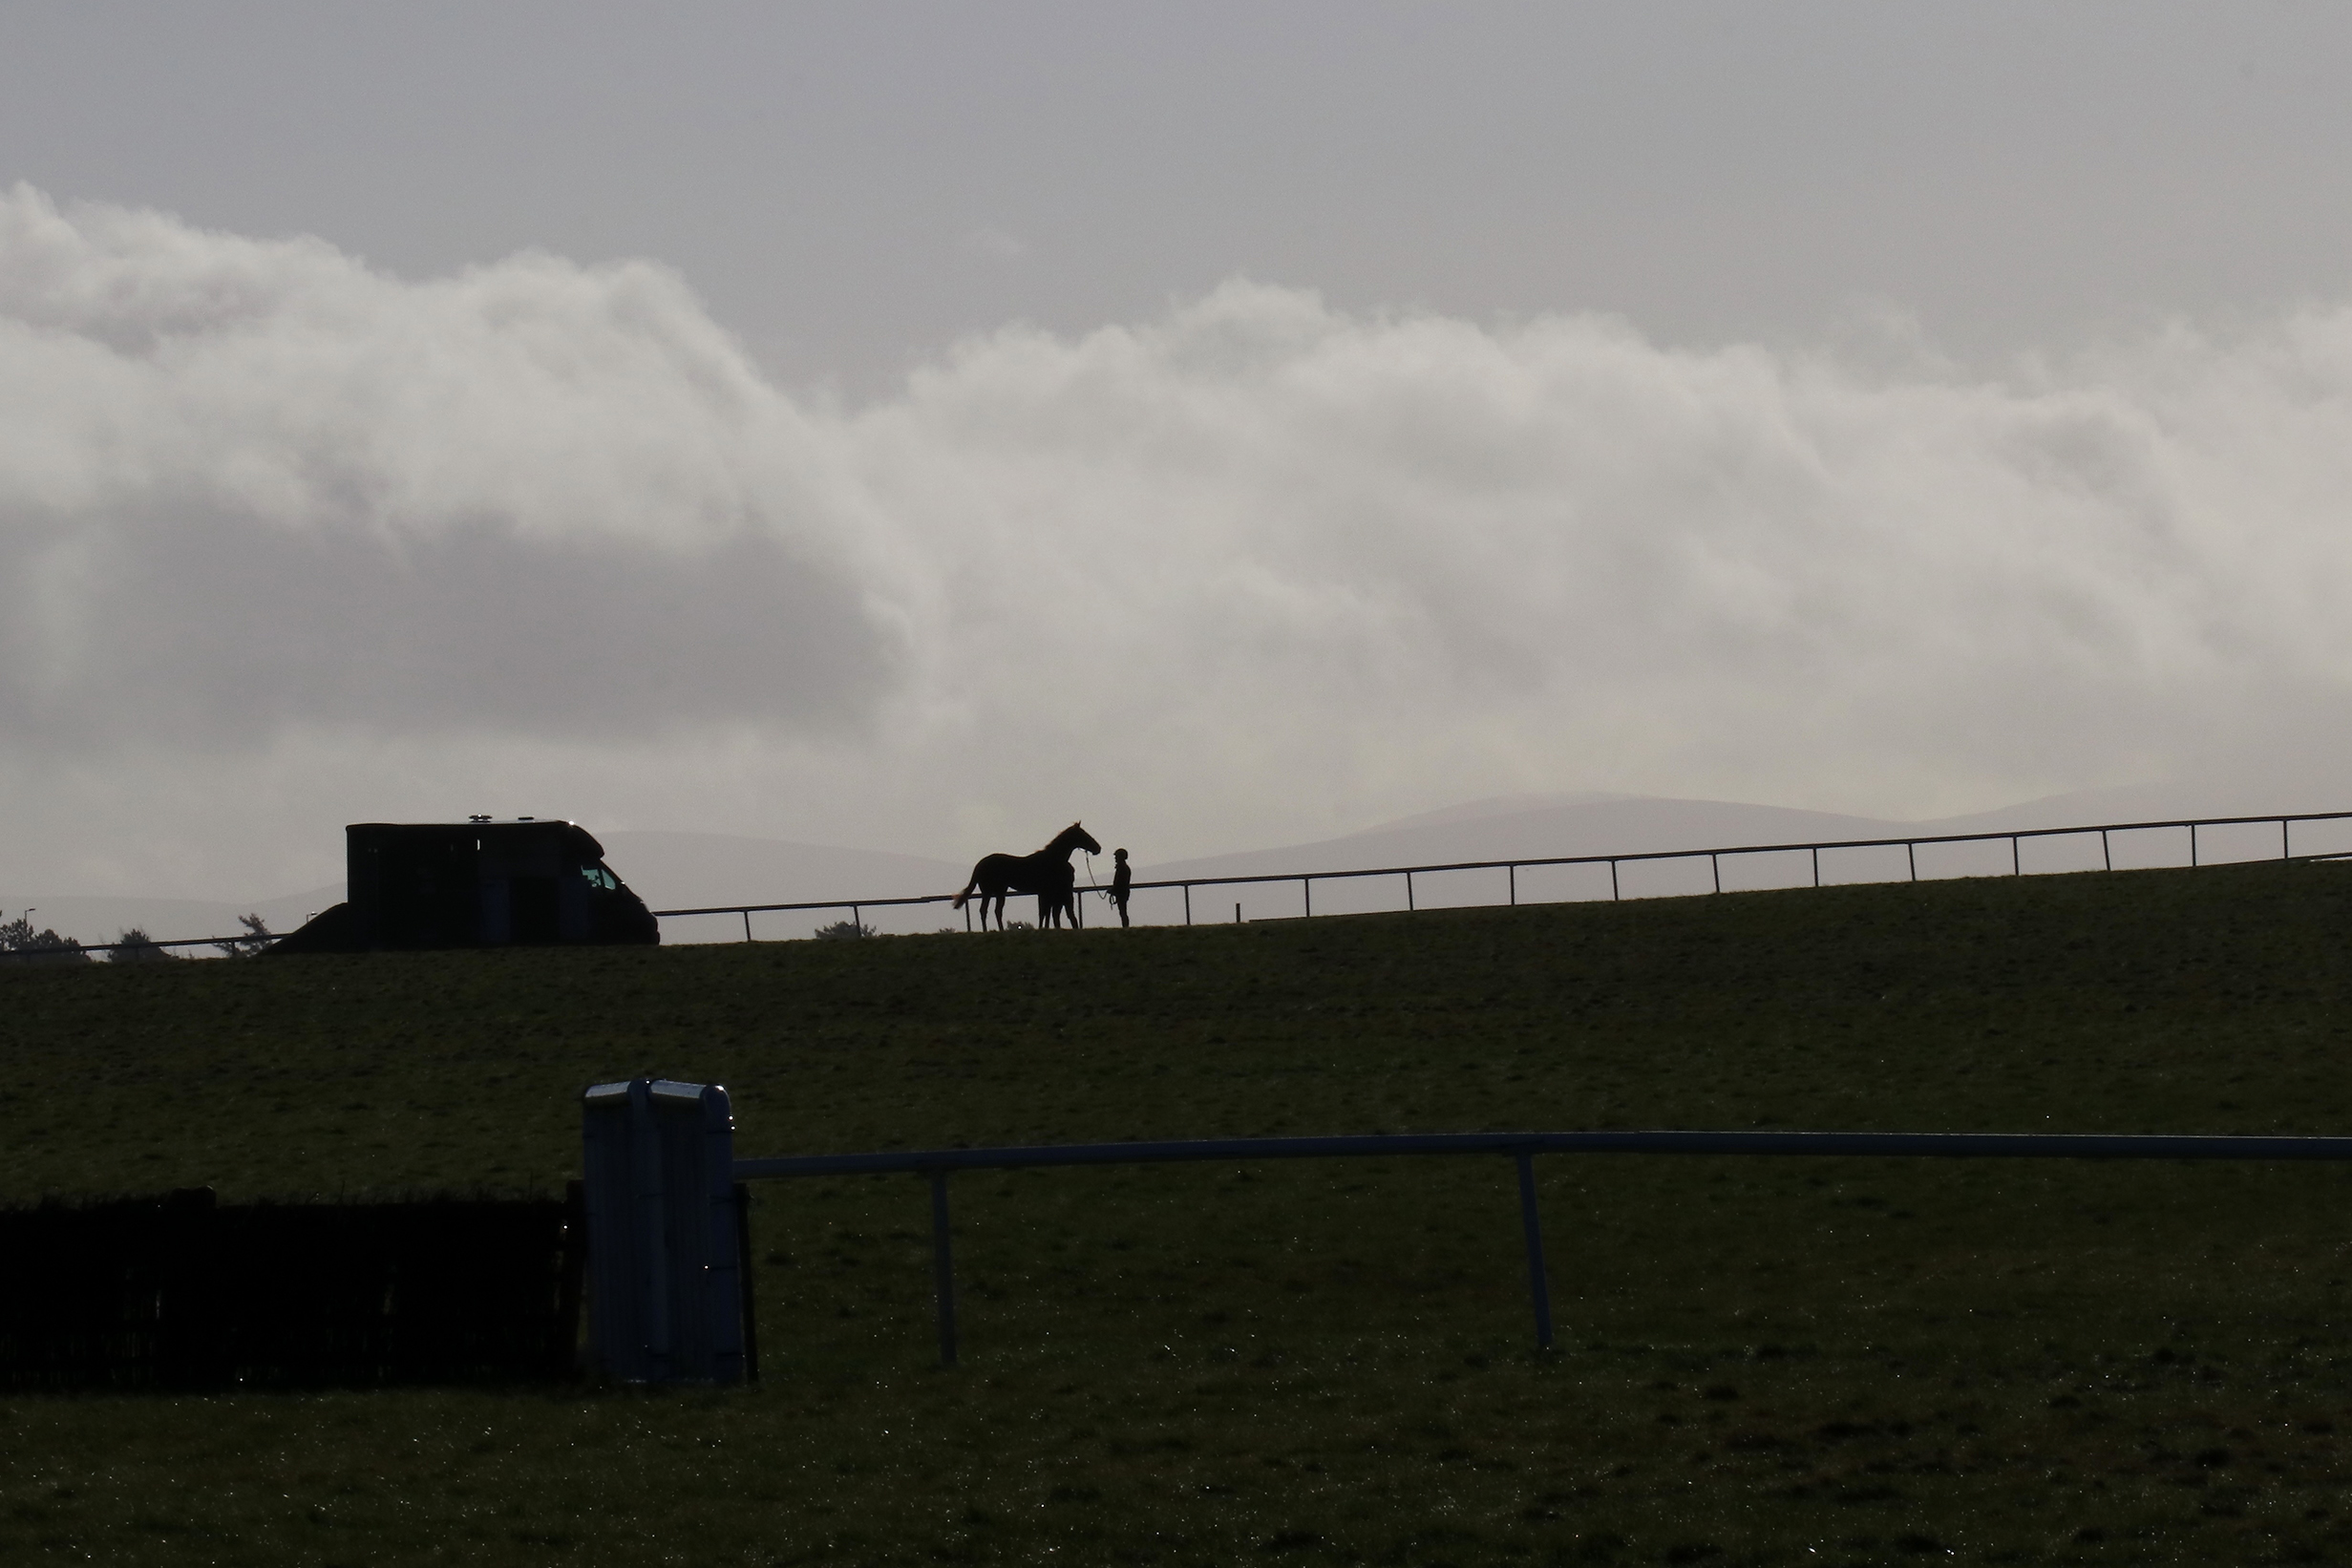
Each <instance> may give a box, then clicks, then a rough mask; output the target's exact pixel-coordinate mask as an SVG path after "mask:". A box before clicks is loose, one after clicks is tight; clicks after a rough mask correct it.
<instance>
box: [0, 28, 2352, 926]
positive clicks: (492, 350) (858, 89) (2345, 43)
mask: <svg viewBox="0 0 2352 1568" xmlns="http://www.w3.org/2000/svg"><path fill="white" fill-rule="evenodd" d="M2347 75H2352V12H2347V11H2343V10H2341V8H2332V7H2322V6H2319V5H2299V4H2269V5H2252V4H2244V5H2230V6H2185V5H2175V4H2164V3H2158V0H2141V3H2136V4H2131V5H2128V6H2127V5H2098V4H2084V5H2075V6H2069V7H2066V8H2050V7H2044V6H2004V5H1998V4H1993V5H1973V6H1970V7H1966V8H1928V7H1914V6H1888V5H1884V4H1868V5H1865V4H1852V5H1843V4H1841V5H1823V4H1808V3H1801V0H1799V3H1790V4H1786V5H1778V6H1774V7H1769V8H1766V7H1752V6H1744V5H1743V6H1734V5H1675V4H1660V5H1650V6H1643V7H1638V8H1637V7H1619V6H1610V7H1600V6H1593V7H1578V6H1563V5H1547V6H1541V7H1536V6H1529V7H1515V6H1467V7H1443V8H1440V7H1434V6H1421V5H1380V4H1347V5H1321V4H1300V5H1277V6H1264V5H1252V6H1246V7H1245V6H1239V5H1235V6H1220V5H1189V6H1184V7H1156V8H1142V7H1132V6H1118V5H1089V6H1084V7H1080V6H1067V7H1062V6H1031V5H1018V4H1014V5H1005V6H992V7H986V8H982V7H969V6H962V7H954V6H936V5H899V6H854V7H853V6H828V7H816V6H808V7H773V6H757V7H754V6H720V5H696V4H682V5H673V6H670V7H666V8H662V9H660V10H659V11H655V10H653V9H651V8H643V7H621V6H600V5H595V4H569V5H564V6H560V7H559V6H535V5H498V4H479V5H467V6H434V5H430V4H412V5H408V6H403V7H398V8H389V7H377V6H358V5H348V6H339V5H332V4H320V3H308V4H303V5H299V6H296V5H286V6H275V5H235V4H222V5H170V6H164V5H115V4H106V3H103V0H97V3H88V4H78V5H75V6H72V7H64V6H47V5H31V4H15V5H0V809H5V811H6V814H7V819H8V820H9V822H10V824H11V828H10V831H9V832H8V833H6V834H0V886H5V887H10V888H17V889H23V890H28V891H33V890H38V891H50V892H81V893H142V894H149V895H173V896H185V897H204V896H228V897H238V896H243V895H244V894H247V893H251V894H256V895H259V894H265V893H268V892H271V891H279V890H285V889H290V888H295V887H307V886H312V885H315V884H317V883H319V882H321V881H325V880H329V879H332V877H333V876H334V875H335V873H336V871H337V870H338V868H339V864H340V856H341V843H340V834H339V831H338V830H339V828H340V826H341V824H343V823H344V822H347V821H354V820H363V819H371V818H390V819H432V818H436V817H446V816H461V815H464V814H466V813H469V812H490V813H494V814H498V815H513V814H518V813H529V814H532V815H539V816H572V817H575V818H578V819H580V820H582V821H583V822H586V823H588V824H589V825H590V826H592V827H597V828H616V829H617V828H637V829H673V830H676V829H683V830H703V831H710V832H724V833H738V834H753V835H758V836H763V837H781V838H792V839H798V840H803V841H811V842H823V843H841V844H855V845H861V846H866V847H873V848H889V849H900V850H903V851H906V852H909V853H914V854H922V855H935V856H940V857H943V858H949V859H961V858H969V857H971V856H973V855H976V854H978V853H980V852H982V851H985V850H989V849H998V848H1014V849H1026V848H1028V847H1032V841H1039V842H1041V841H1043V839H1044V838H1045V837H1048V836H1049V834H1050V833H1051V832H1052V831H1053V830H1054V829H1055V828H1057V827H1058V826H1060V825H1061V824H1062V823H1064V822H1067V821H1068V820H1070V818H1071V817H1073V816H1083V817H1085V818H1086V819H1087V820H1088V821H1089V823H1090V825H1091V826H1094V827H1095V828H1096V829H1097V830H1098V832H1102V833H1108V834H1110V835H1111V836H1112V837H1116V838H1118V839H1119V840H1120V841H1122V842H1128V843H1131V844H1134V845H1136V846H1137V853H1138V854H1139V855H1140V856H1142V857H1143V858H1145V859H1146V860H1156V859H1162V858H1176V857H1178V856H1187V855H1200V854H1211V853H1217V852H1220V851H1228V850H1238V849H1245V848H1250V847H1253V846H1256V845H1261V844H1272V843H1282V842H1287V841H1296V840H1300V839H1306V838H1315V837H1329V836H1330V835H1333V834H1336V833H1343V832H1346V831H1349V830H1352V829H1355V828H1360V827H1363V826H1366V825H1367V824H1369V823H1373V822H1377V821H1382V820H1386V819H1388V818H1392V817H1396V816H1404V815H1407V814H1409V813H1412V812H1418V811H1426V810H1431V809H1437V808H1442V807H1445V806H1448V805H1450V804H1452V803H1455V802H1458V801H1463V800H1470V799H1475V798H1479V797H1482V796H1489V795H1506V794H1523V793H1546V792H1575V791H1617V792H1625V793H1633V794H1650V795H1685V796H1709V797H1719V798H1733V799H1748V800H1760V801H1767V802H1770V803H1775V804H1782V805H1790V806H1801V807H1810V808H1815V809H1822V810H1836V811H1849V812H1856V813H1862V814H1867V815H1873V816H1891V817H1924V816H1940V815H1947V814H1951V813H1956V812H1961V811H1969V810H1978V809H1985V808H1990V807H1995V806H1999V805H2002V804H2005V803H2007V802H2008V801H2011V800H2016V799H2022V798H2026V797H2030V796H2033V795H2048V794H2055V793H2061V792H2066V791H2072V790H2085V789H2096V788H2103V787H2109V786H2114V785H2121V784H2129V783H2134V782H2139V781H2145V780H2151V779H2168V778H2192V777H2193V778H2198V779H2203V780H2206V781H2209V782H2216V783H2218V784H2219V785H2221V786H2224V787H2226V791H2227V792H2231V798H2233V799H2234V800H2238V801H2241V802H2242V803H2243V805H2244V807H2245V809H2249V810H2269V809H2279V810H2286V809H2296V810H2310V809H2330V808H2336V807H2352V788H2346V787H2343V786H2341V785H2339V784H2338V783H2337V782H2336V781H2337V780H2338V779H2339V778H2342V777H2345V776H2347V775H2346V772H2345V768H2346V764H2348V763H2352V754H2347V753H2348V752H2352V745H2347V743H2346V741H2345V740H2342V739H2340V738H2339V736H2340V734H2341V735H2352V728H2348V727H2347V725H2346V724H2345V722H2344V721H2345V720H2346V719H2347V718H2348V717H2352V618H2347V617H2346V616H2345V615H2344V614H2343V613H2342V602H2343V599H2344V593H2343V588H2344V584H2345V583H2346V574H2347V568H2348V567H2352V533H2348V532H2347V530H2346V528H2345V526H2344V521H2343V519H2344V516H2345V507H2346V498H2347V497H2348V496H2352V487H2348V486H2347V483H2346V480H2347V479H2348V478H2352V201H2347V200H2346V199H2345V198H2346V196H2347V194H2352V193H2347V190H2346V185H2347V181H2352V174H2348V173H2347V168H2348V167H2352V165H2347V161H2346V159H2344V158H2343V156H2342V153H2343V149H2344V148H2345V147H2346V146H2347V145H2352V135H2347V133H2352V81H2347V80H2346V77H2347Z"/></svg>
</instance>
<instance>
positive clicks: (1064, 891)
mask: <svg viewBox="0 0 2352 1568" xmlns="http://www.w3.org/2000/svg"><path fill="white" fill-rule="evenodd" d="M1047 875H1049V876H1050V877H1053V878H1054V879H1055V880H1054V884H1053V889H1052V891H1051V892H1041V893H1039V894H1038V895H1037V928H1038V929H1039V930H1041V931H1042V930H1044V929H1045V928H1046V927H1047V926H1049V925H1059V924H1061V923H1062V922H1063V921H1064V920H1065V919H1067V920H1068V921H1069V922H1070V929H1071V930H1073V931H1075V930H1077V929H1079V928H1080V927H1082V926H1084V925H1085V924H1086V922H1084V921H1083V920H1080V919H1079V918H1078V871H1077V868H1076V867H1074V866H1072V865H1071V864H1070V862H1069V861H1067V860H1065V861H1063V862H1062V863H1061V864H1060V865H1058V866H1049V867H1047Z"/></svg>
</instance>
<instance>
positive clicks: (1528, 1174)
mask: <svg viewBox="0 0 2352 1568" xmlns="http://www.w3.org/2000/svg"><path fill="white" fill-rule="evenodd" d="M1518 1161H1519V1228H1520V1229H1521V1230H1522V1231H1524V1232H1525V1233H1526V1236H1527V1293H1528V1295H1529V1296H1530V1297H1531V1298H1532V1299H1533V1301H1534V1303H1535V1306H1536V1349H1538V1350H1549V1349H1550V1348H1552V1289H1551V1285H1550V1283H1549V1282H1547V1281H1546V1280H1545V1279H1544V1268H1543V1220H1542V1218H1540V1217H1539V1216H1538V1215H1537V1214H1536V1156H1535V1155H1528V1154H1522V1155H1519V1156H1518Z"/></svg>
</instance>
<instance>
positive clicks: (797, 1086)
mask: <svg viewBox="0 0 2352 1568" xmlns="http://www.w3.org/2000/svg"><path fill="white" fill-rule="evenodd" d="M2348 935H2352V867H2339V866H2332V865H2310V866H2263V867H2244V868H2225V869H2209V870H2205V871H2199V872H2148V873H2130V874H2120V875H2115V876H2111V877H2100V876H2091V877H2053V878H2038V879H2025V880H2024V881H2007V880H1983V881H1967V882H1946V883H1931V884H1921V885H1919V886H1916V887H1913V886H1896V887H1850V888H1833V889H1826V890H1821V891H1817V892H1816V891H1811V890H1808V891H1802V892H1790V893H1767V894H1748V895H1735V896H1727V897H1725V898H1721V899H1688V900H1675V901H1654V902H1645V903H1636V904H1625V905H1617V906H1608V905H1572V906H1555V907H1547V908H1540V909H1521V910H1517V911H1508V910H1463V911H1453V912H1445V913H1434V914H1424V915H1421V916H1418V917H1385V916H1384V917H1363V918H1352V919H1345V920H1326V921H1316V922H1284V923H1277V924H1261V925H1252V926H1244V927H1239V928H1236V927H1230V926H1219V927H1203V928H1198V929H1195V930H1191V931H1185V930H1167V929H1137V930H1134V931H1132V932H1088V933H1086V934H1084V935H1082V936H1071V935H1069V934H1067V933H1012V934H1010V935H1008V936H1004V937H990V938H985V939H980V938H966V937H962V936H955V937H939V938H903V939H878V940H875V941H871V942H851V943H792V944H777V945H773V946H768V945H762V946H757V947H733V948H688V949H673V950H664V951H657V952H615V953H562V952H537V953H503V954H455V955H438V956H422V955H419V956H392V955H386V956H378V957H372V958H366V959H360V958H352V959H328V958H321V959H307V960H292V961H272V962H266V963H242V964H218V963H215V964H172V965H161V964H159V965H147V966H141V967H136V968H133V967H126V968H123V969H121V970H108V969H105V968H102V967H100V968H94V969H89V970H82V971H70V970H58V971H24V972H19V973H8V974H0V1062H5V1065H6V1069H7V1070H6V1071H5V1073H0V1084H4V1085H5V1087H0V1197H5V1198H9V1199H17V1200H21V1199H23V1198H27V1197H34V1196H37V1195H39V1194H40V1193H43V1192H47V1191H61V1192H72V1193H95V1192H115V1191H154V1190H158V1189H161V1188H166V1187H171V1186H177V1185H187V1184H192V1183H197V1182H208V1183H210V1184H212V1185H214V1186H216V1187H217V1188H219V1189H220V1190H221V1192H222V1197H224V1198H232V1199H233V1198H236V1197H254V1196H267V1195H294V1194H300V1193H306V1192H336V1191H343V1192H351V1193H358V1192H388V1191H404V1190H413V1189H418V1188H434V1187H449V1186H460V1187H466V1188H476V1187H481V1186H491V1187H500V1186H504V1187H512V1188H517V1189H528V1190H546V1189H550V1188H552V1187H553V1186H554V1185H555V1184H556V1183H558V1182H560V1181H561V1180H562V1179H563V1178H564V1177H565V1176H568V1175H570V1174H572V1173H573V1171H574V1170H575V1168H576V1164H577V1153H576V1140H577V1120H576V1112H575V1110H574V1097H575V1096H576V1094H577V1092H578V1091H579V1089H580V1087H581V1086H582V1085H583V1084H584V1083H586V1082H588V1081H590V1080H592V1079H595V1078H600V1077H609V1076H619V1075H623V1074H626V1073H631V1072H637V1071H644V1070H653V1071H659V1072H663V1073H667V1074H669V1075H672V1076H678V1077H686V1078H695V1079H706V1080H716V1081H720V1082H724V1083H726V1084H727V1085H728V1086H729V1087H730V1089H731V1090H732V1091H734V1094H735V1103H736V1109H737V1122H738V1126H739V1127H740V1129H741V1134H740V1136H739V1147H740V1148H741V1150H742V1151H743V1152H744V1153H746V1154H781V1153H788V1152H800V1151H833V1150H853V1149H862V1148H880V1147H894V1146H906V1147H911V1146H936V1145H941V1144H951V1143H999V1142H1030V1141H1058V1140H1066V1139H1067V1140H1076V1139H1089V1140H1091V1139H1109V1138H1122V1137H1163V1136H1216V1135H1247V1134H1298V1133H1320V1132H1364V1131H1440V1130H1444V1131H1451V1130H1470V1129H1480V1128H1514V1127H1543V1128H1570V1127H1633V1126H1679V1127H1724V1128H1743V1127H1829V1128H1897V1129H1904V1130H1935V1131H1964V1130H1999V1131H2007V1130H2034V1129H2050V1130H2067V1131H2117V1132H2126V1131H2129V1132H2299V1133H2334V1134H2341V1133H2346V1132H2352V1081H2348V1080H2347V1074H2346V1072H2345V1070H2344V1052H2345V1047H2346V1045H2347V1043H2348V1037H2352V1010H2348V1008H2347V1004H2348V1003H2352V959H2348V958H2347V943H2346V938H2347V936H2348ZM1539 1170H1540V1171H1541V1173H1542V1197H1543V1203H1544V1212H1545V1218H1546V1224H1547V1237H1548V1240H1549V1243H1550V1246H1551V1251H1552V1264H1553V1267H1552V1274H1553V1291H1554V1300H1555V1309H1556V1313H1557V1317H1558V1320H1559V1323H1560V1332H1561V1345H1560V1349H1559V1350H1558V1352H1557V1354H1555V1355H1553V1356H1551V1357H1548V1358H1537V1357H1536V1355H1535V1354H1534V1353H1533V1352H1532V1349H1531V1333H1530V1327H1529V1322H1528V1306H1527V1301H1526V1293H1525V1292H1526V1286H1525V1277H1524V1273H1523V1270H1522V1266H1521V1262H1520V1257H1519V1253H1518V1236H1517V1212H1516V1206H1515V1186H1514V1175H1513V1172H1512V1169H1511V1166H1510V1164H1509V1162H1508V1161H1505V1160H1500V1159H1482V1160H1474V1161H1471V1160H1466V1161H1432V1160H1419V1161H1408V1160H1395V1161H1386V1162H1378V1161H1355V1162H1335V1163H1305V1162H1301V1163H1294V1164H1286V1165H1271V1166H1261V1167H1255V1168H1239V1167H1233V1168H1228V1167H1207V1166H1200V1167H1182V1168H1164V1169H1155V1170H1154V1169H1147V1170H1088V1171H1062V1172H1045V1173H1021V1174H1014V1175H1004V1176H992V1175H985V1176H984V1175H976V1176H967V1177H963V1178H959V1180H958V1182H957V1184H956V1187H955V1195H956V1205H957V1220H958V1230H957V1246H958V1264H959V1275H960V1279H961V1281H962V1283H963V1287H964V1302H963V1309H964V1310H963V1318H964V1366H963V1367H961V1368H960V1369H958V1370H956V1371H953V1372H946V1371H943V1370H941V1369H940V1368H938V1367H936V1366H935V1365H934V1364H933V1361H934V1351H933V1343H934V1342H933V1339H932V1324H931V1318H930V1307H931V1303H930V1298H929V1273H928V1251H927V1247H928V1239H927V1232H926V1229H925V1226H926V1221H927V1207H926V1201H925V1197H924V1195H923V1192H922V1188H921V1187H920V1186H919V1185H918V1184H917V1183H915V1182H914V1181H912V1180H911V1179H909V1178H905V1177H898V1178H873V1179H861V1180H850V1181H823V1182H801V1183H790V1184H783V1183H779V1184H771V1185H770V1186H768V1187H767V1188H765V1189H763V1192H762V1197H761V1205H760V1208H759V1211H758V1217H757V1222H756V1226H757V1237H756V1248H755V1250H756V1251H757V1252H758V1254H759V1289H760V1298H761V1307H760V1328H761V1336H762V1349H763V1359H764V1362H765V1367H766V1371H767V1380H766V1382H765V1384H764V1385H763V1386H762V1387H761V1388H757V1389H754V1390H748V1391H742V1392H730V1393H723V1394H714V1393H710V1392H699V1393H697V1392H688V1393H667V1394H647V1393H643V1392H628V1391H620V1392H599V1391H593V1390H557V1391H552V1392H551V1391H547V1390H535V1391H517V1392H513V1393H506V1394H498V1393H481V1392H441V1391H432V1390H419V1391H404V1392H396V1393H389V1394H356V1393H353V1394H327V1395H316V1396H270V1397H262V1396H245V1397H226V1398H210V1399H167V1398H95V1397H93V1398H27V1397H8V1398H5V1399H0V1557H7V1558H9V1559H11V1560H17V1559H25V1560H35V1561H37V1560H42V1559H43V1557H45V1556H53V1557H69V1556H70V1557H87V1556H95V1557H99V1558H101V1559H105V1560H112V1561H125V1562H142V1561H158V1562H167V1561H168V1562H180V1561H214V1560H217V1561H223V1562H229V1561H234V1562H265V1563H274V1562H303V1563H330V1562H354V1563H356V1562H379V1561H407V1560H478V1561H498V1562H541V1561H544V1562H606V1561H610V1562H636V1561H656V1560H670V1559H672V1558H674V1559H675V1560H680V1561H687V1560H692V1561H695V1562H714V1563H733V1562H754V1563H770V1562H776V1563H784V1562H810V1563H818V1562H822V1563H834V1562H848V1563H857V1562H874V1563H883V1562H891V1563H897V1562H906V1561H921V1560H933V1559H936V1560H947V1561H1005V1562H1088V1563H1092V1562H1166V1563H1190V1562H1231V1561H1237V1560H1265V1561H1269V1562H1297V1563H1340V1562H1367V1563H1386V1562H1394V1563H1414V1564H1422V1563H1445V1562H1451V1563H1465V1564H1467V1563H1489V1562H1554V1561H1558V1562H1669V1563H1670V1562H1685V1563H1701V1562H1704V1563H1742V1562H1803V1563H1829V1562H1888V1561H1903V1560H1912V1559H1914V1558H1917V1559H1920V1560H1943V1561H1952V1560H1960V1561H1972V1562H2019V1563H2044V1562H2047V1563H2062V1562H2143V1561H2147V1562H2153V1561H2229V1562H2258V1561H2334V1560H2342V1559H2345V1558H2348V1557H2352V1495H2348V1494H2347V1492H2346V1483H2347V1480H2352V1465H2347V1464H2346V1463H2345V1462H2344V1459H2343V1457H2342V1456H2341V1452H2340V1449H2339V1444H2340V1441H2341V1437H2340V1429H2346V1430H2352V1334H2347V1331H2346V1324H2345V1310H2344V1309H2345V1305H2346V1286H2347V1282H2352V1221H2347V1220H2346V1218H2344V1216H2345V1214H2346V1213H2347V1211H2348V1210H2352V1173H2347V1172H2344V1171H2341V1170H2338V1169H2336V1168H2333V1167H2311V1166H2305V1167H2298V1168H2283V1167H2267V1166H2242V1167H2241V1166H2220V1165H2204V1166H2186V1165H2149V1166H2123V1165H2084V1166H2072V1165H2065V1164H2059V1163H2054V1162H2034V1163H2024V1162H2019V1163H1976V1162H1965V1163H1954V1164H1949V1165H1944V1164H1931V1163H1928V1162H1911V1163H1905V1162H1898V1161H1876V1160H1873V1161H1861V1160H1844V1161H1814V1160H1788V1161H1766V1160H1733V1159H1655V1158H1649V1159H1641V1158H1600V1157H1586V1158H1575V1159H1571V1158H1554V1159H1550V1160H1547V1161H1545V1162H1543V1163H1542V1164H1541V1165H1540V1166H1539ZM19 1287H21V1284H20V1282H11V1288H19Z"/></svg>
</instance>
